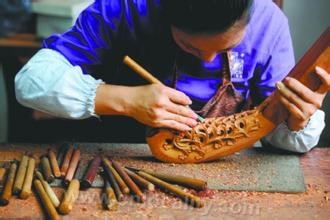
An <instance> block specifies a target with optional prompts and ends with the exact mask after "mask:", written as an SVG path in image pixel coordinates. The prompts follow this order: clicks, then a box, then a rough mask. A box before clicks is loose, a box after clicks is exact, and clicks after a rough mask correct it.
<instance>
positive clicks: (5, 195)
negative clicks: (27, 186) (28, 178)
mask: <svg viewBox="0 0 330 220" xmlns="http://www.w3.org/2000/svg"><path fill="white" fill-rule="evenodd" d="M16 170H17V165H16V163H12V164H11V165H10V168H9V173H8V176H7V180H6V184H5V188H4V189H3V192H2V195H1V196H0V206H5V205H8V203H9V199H10V198H11V196H12V191H13V185H14V180H15V175H16Z"/></svg>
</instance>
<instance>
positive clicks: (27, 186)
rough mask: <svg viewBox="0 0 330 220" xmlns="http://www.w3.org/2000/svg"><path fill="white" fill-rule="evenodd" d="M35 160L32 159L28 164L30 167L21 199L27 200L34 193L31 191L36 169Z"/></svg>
mask: <svg viewBox="0 0 330 220" xmlns="http://www.w3.org/2000/svg"><path fill="white" fill-rule="evenodd" d="M35 163H36V161H35V159H34V158H32V157H30V158H29V162H28V167H27V171H26V175H25V179H24V184H23V187H22V191H21V193H20V195H19V197H20V198H21V199H27V198H28V197H29V196H30V195H31V193H32V191H31V186H32V180H33V173H34V168H35Z"/></svg>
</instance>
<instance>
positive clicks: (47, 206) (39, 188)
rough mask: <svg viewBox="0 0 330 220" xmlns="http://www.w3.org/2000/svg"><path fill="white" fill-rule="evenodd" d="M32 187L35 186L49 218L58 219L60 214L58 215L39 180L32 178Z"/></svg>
mask: <svg viewBox="0 0 330 220" xmlns="http://www.w3.org/2000/svg"><path fill="white" fill-rule="evenodd" d="M33 183H34V187H35V188H36V190H37V192H38V194H39V197H40V199H41V201H42V204H43V206H44V207H45V209H46V211H47V214H48V215H49V217H50V218H51V219H60V216H59V215H58V213H57V211H56V209H55V207H54V206H53V203H52V202H51V200H50V199H49V197H48V195H47V193H46V191H45V189H44V188H43V186H42V184H41V182H40V180H37V179H36V180H34V182H33Z"/></svg>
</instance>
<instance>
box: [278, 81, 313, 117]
mask: <svg viewBox="0 0 330 220" xmlns="http://www.w3.org/2000/svg"><path fill="white" fill-rule="evenodd" d="M289 80H290V79H289ZM291 83H292V82H291ZM288 84H289V83H288ZM293 84H295V83H293ZM276 86H277V89H278V91H279V92H280V94H281V96H280V101H281V103H282V104H283V105H284V106H285V107H286V109H287V110H288V111H289V112H290V115H291V116H293V117H295V118H297V119H299V120H301V121H304V120H308V119H309V117H310V116H311V115H312V114H313V113H314V112H315V111H316V109H317V107H316V106H315V105H314V104H313V103H312V104H311V103H309V102H307V101H305V100H304V99H303V98H301V97H300V96H299V95H297V94H296V93H295V92H293V91H296V90H297V89H298V88H297V87H295V88H292V87H290V88H288V87H287V86H286V85H284V84H283V83H282V82H278V83H277V84H276ZM291 86H292V84H291ZM299 88H301V87H299ZM292 90H293V91H292ZM300 93H301V91H299V94H300ZM314 98H315V94H314ZM307 99H312V98H310V97H308V98H307Z"/></svg>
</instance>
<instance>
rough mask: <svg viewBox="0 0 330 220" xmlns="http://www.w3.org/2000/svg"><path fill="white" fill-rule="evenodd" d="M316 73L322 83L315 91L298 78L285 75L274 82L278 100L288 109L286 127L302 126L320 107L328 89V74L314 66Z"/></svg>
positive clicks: (329, 82) (293, 128) (296, 128)
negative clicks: (282, 79) (278, 95)
mask: <svg viewBox="0 0 330 220" xmlns="http://www.w3.org/2000/svg"><path fill="white" fill-rule="evenodd" d="M315 73H316V75H317V76H318V77H319V78H320V79H321V81H322V84H321V86H320V87H319V89H317V90H316V91H312V90H310V89H309V88H308V87H306V86H305V85H303V84H302V83H301V82H299V81H298V80H296V79H294V78H291V77H286V78H285V79H284V81H283V83H282V82H278V83H277V84H276V86H277V88H278V90H279V92H280V101H281V103H282V104H283V105H284V106H285V107H286V108H287V110H288V111H289V118H288V121H287V123H288V127H289V129H290V130H292V131H297V130H300V129H302V128H304V127H305V126H306V125H307V123H308V121H309V118H310V117H311V116H312V115H313V114H314V112H315V111H316V110H317V109H319V108H321V106H322V103H323V100H324V98H325V96H326V94H327V92H328V91H330V74H329V73H328V72H327V71H326V70H324V69H322V68H320V67H316V68H315Z"/></svg>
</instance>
